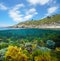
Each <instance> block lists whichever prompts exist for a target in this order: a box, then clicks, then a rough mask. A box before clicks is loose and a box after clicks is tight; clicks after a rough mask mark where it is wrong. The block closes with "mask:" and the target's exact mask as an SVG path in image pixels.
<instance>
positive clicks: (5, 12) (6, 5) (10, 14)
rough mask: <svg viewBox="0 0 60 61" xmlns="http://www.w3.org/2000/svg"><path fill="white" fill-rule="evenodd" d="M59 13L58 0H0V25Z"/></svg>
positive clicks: (9, 24) (59, 5)
mask: <svg viewBox="0 0 60 61" xmlns="http://www.w3.org/2000/svg"><path fill="white" fill-rule="evenodd" d="M53 14H60V0H0V27H3V26H11V25H14V24H17V23H19V22H24V21H29V20H31V19H34V20H38V19H42V18H45V17H47V16H49V15H53Z"/></svg>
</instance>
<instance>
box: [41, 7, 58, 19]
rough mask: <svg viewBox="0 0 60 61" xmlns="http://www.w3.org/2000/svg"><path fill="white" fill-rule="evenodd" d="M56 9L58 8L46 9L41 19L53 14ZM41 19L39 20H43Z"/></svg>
mask: <svg viewBox="0 0 60 61" xmlns="http://www.w3.org/2000/svg"><path fill="white" fill-rule="evenodd" d="M58 8H59V7H58V6H53V7H50V8H48V9H47V13H46V14H45V15H44V17H43V18H45V17H47V16H50V15H52V14H53V13H55V12H56V11H57V9H58ZM43 18H41V19H43Z"/></svg>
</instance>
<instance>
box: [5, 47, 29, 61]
mask: <svg viewBox="0 0 60 61" xmlns="http://www.w3.org/2000/svg"><path fill="white" fill-rule="evenodd" d="M5 60H6V61H28V57H27V56H26V55H25V54H23V52H22V50H21V48H18V47H16V46H15V47H14V46H9V47H8V51H7V52H6V54H5Z"/></svg>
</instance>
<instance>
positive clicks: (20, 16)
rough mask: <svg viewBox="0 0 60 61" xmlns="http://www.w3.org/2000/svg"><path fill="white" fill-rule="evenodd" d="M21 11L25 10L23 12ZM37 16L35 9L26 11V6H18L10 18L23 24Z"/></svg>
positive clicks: (12, 10)
mask: <svg viewBox="0 0 60 61" xmlns="http://www.w3.org/2000/svg"><path fill="white" fill-rule="evenodd" d="M22 8H23V9H22ZM21 10H24V11H23V12H21ZM36 14H37V12H36V9H35V8H31V9H27V10H26V11H25V6H24V4H18V5H16V6H15V7H13V8H12V9H11V10H10V11H9V16H10V17H11V18H12V19H13V20H14V21H16V22H22V21H26V20H29V19H31V18H32V17H33V16H35V15H36Z"/></svg>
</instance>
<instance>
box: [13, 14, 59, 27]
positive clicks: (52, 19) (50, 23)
mask: <svg viewBox="0 0 60 61" xmlns="http://www.w3.org/2000/svg"><path fill="white" fill-rule="evenodd" d="M13 27H14V28H60V14H56V15H52V16H47V17H46V18H44V19H41V20H30V21H26V22H21V23H19V24H17V25H14V26H13Z"/></svg>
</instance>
